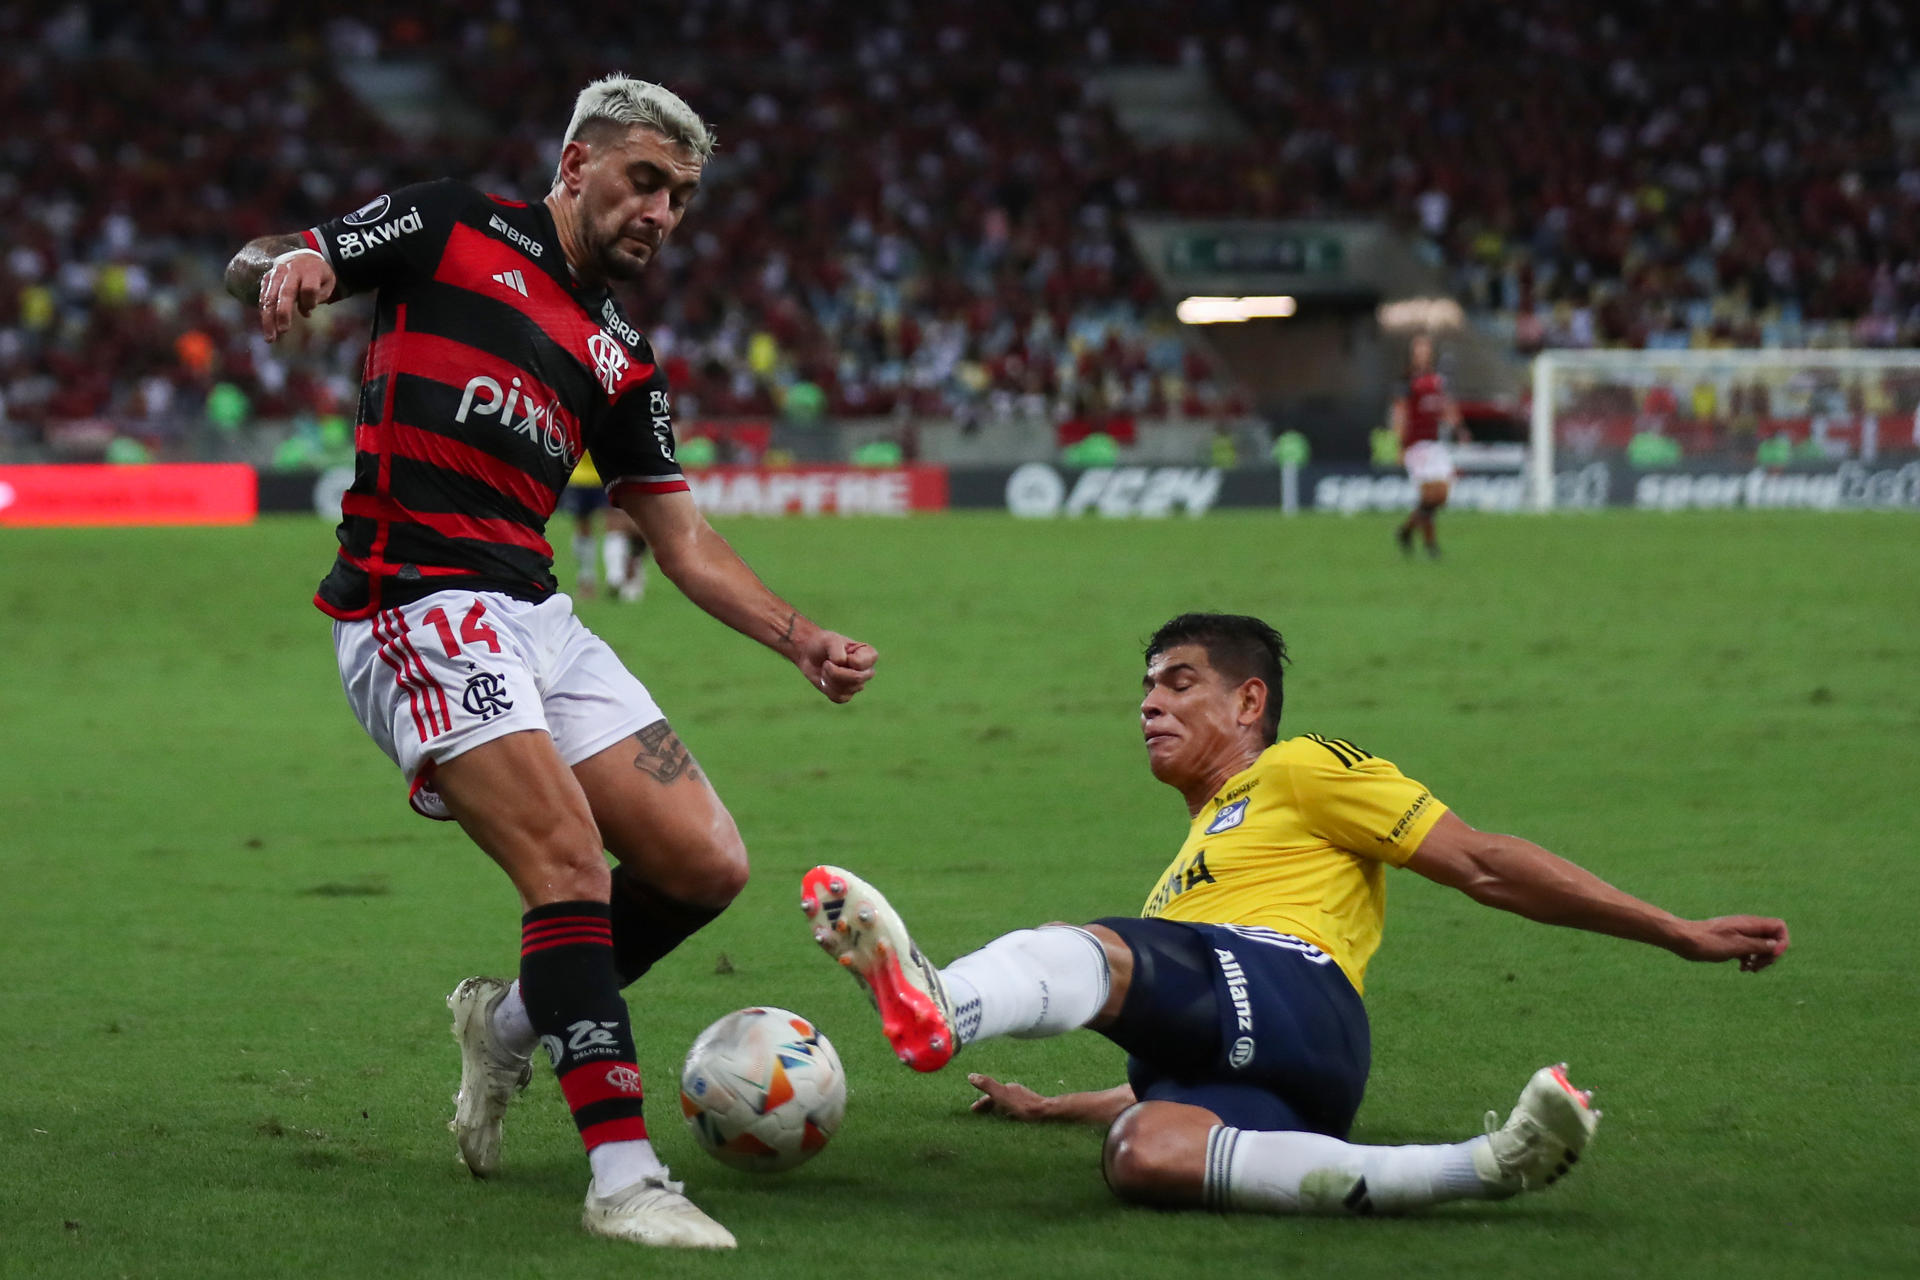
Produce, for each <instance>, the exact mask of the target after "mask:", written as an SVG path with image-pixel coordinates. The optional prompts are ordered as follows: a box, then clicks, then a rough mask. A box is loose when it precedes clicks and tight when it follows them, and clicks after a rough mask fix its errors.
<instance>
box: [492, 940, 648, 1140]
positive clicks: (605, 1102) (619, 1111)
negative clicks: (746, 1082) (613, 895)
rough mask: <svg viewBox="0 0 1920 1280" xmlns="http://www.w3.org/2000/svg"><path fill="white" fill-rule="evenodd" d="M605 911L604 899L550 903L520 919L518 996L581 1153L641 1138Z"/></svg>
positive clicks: (643, 1129)
mask: <svg viewBox="0 0 1920 1280" xmlns="http://www.w3.org/2000/svg"><path fill="white" fill-rule="evenodd" d="M609 914H610V913H609V911H608V909H607V904H606V903H604V902H550V903H548V904H547V905H546V906H543V907H535V908H534V909H533V910H531V911H529V912H527V914H526V915H524V916H522V917H521V920H520V996H521V999H523V1000H525V1001H526V1003H527V1017H528V1019H529V1020H530V1021H531V1022H532V1023H533V1029H534V1030H535V1031H537V1032H539V1033H540V1043H541V1044H543V1045H545V1046H546V1049H547V1056H548V1057H550V1058H551V1059H553V1070H554V1074H555V1075H557V1076H559V1077H560V1091H561V1092H562V1093H564V1094H565V1095H566V1097H567V1107H568V1109H569V1110H571V1111H572V1112H573V1122H574V1124H575V1125H576V1126H577V1127H578V1128H579V1130H580V1140H581V1141H582V1142H584V1143H586V1146H587V1150H588V1151H592V1150H593V1149H594V1148H595V1147H597V1146H599V1145H600V1144H601V1143H603V1142H625V1141H629V1140H631V1139H635V1138H645V1137H646V1136H647V1123H646V1121H645V1120H644V1119H642V1118H641V1114H640V1101H641V1091H640V1068H639V1067H638V1066H637V1065H636V1064H635V1061H634V1057H635V1055H634V1048H633V1025H632V1023H631V1022H630V1021H629V1020H628V1017H627V1002H626V1001H625V1000H622V999H621V998H620V988H619V986H618V985H616V984H615V982H614V977H613V929H612V925H611V923H610V922H609V918H608V917H609Z"/></svg>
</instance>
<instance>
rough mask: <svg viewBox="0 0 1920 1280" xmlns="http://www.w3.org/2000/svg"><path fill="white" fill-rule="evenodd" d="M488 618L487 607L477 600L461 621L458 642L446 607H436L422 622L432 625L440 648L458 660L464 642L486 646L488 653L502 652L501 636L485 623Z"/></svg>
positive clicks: (423, 616)
mask: <svg viewBox="0 0 1920 1280" xmlns="http://www.w3.org/2000/svg"><path fill="white" fill-rule="evenodd" d="M486 616H487V606H486V605H485V604H484V603H483V602H481V601H479V600H475V601H474V602H473V607H472V608H471V609H468V610H467V616H466V617H464V618H462V619H461V620H460V636H459V639H457V640H456V639H455V638H454V634H453V623H452V622H450V621H448V619H447V611H446V608H445V607H444V606H442V605H435V606H434V607H433V608H431V609H429V610H427V612H426V613H425V614H423V615H421V618H420V620H421V621H422V622H425V623H428V624H430V625H431V626H432V627H433V629H434V630H435V631H436V632H438V633H439V636H440V647H441V648H443V649H445V650H446V651H447V656H448V657H449V658H457V657H459V656H460V645H461V642H462V641H464V642H465V643H467V644H484V645H486V646H487V652H488V653H498V652H500V636H499V635H498V633H496V632H495V631H494V629H493V628H492V627H490V626H488V625H487V624H486V622H485V621H484V619H485V618H486Z"/></svg>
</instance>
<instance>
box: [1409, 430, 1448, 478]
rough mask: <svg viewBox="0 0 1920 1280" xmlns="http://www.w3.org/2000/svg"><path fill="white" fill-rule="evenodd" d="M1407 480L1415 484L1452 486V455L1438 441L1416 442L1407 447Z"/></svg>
mask: <svg viewBox="0 0 1920 1280" xmlns="http://www.w3.org/2000/svg"><path fill="white" fill-rule="evenodd" d="M1402 461H1404V462H1405V463H1406V464H1407V479H1409V480H1411V481H1413V482H1414V483H1415V484H1452V483H1453V481H1454V475H1455V473H1454V470H1453V455H1452V454H1450V453H1448V452H1447V446H1445V445H1443V444H1441V443H1440V442H1439V441H1438V440H1416V441H1415V442H1414V443H1412V444H1410V445H1408V446H1407V452H1406V456H1405V457H1404V458H1403V459H1402Z"/></svg>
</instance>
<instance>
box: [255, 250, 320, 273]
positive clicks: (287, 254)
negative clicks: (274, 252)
mask: <svg viewBox="0 0 1920 1280" xmlns="http://www.w3.org/2000/svg"><path fill="white" fill-rule="evenodd" d="M303 253H310V254H312V255H313V256H314V257H316V258H318V259H320V261H322V262H325V261H326V260H327V255H326V254H324V253H322V252H320V251H319V250H318V249H289V250H287V251H286V252H285V253H283V254H281V255H280V256H279V257H277V258H275V259H274V260H273V261H272V262H270V263H268V264H267V270H269V271H271V270H273V269H274V268H275V267H277V266H279V265H280V264H281V263H283V262H285V261H286V260H287V259H288V258H297V257H299V256H300V255H301V254H303Z"/></svg>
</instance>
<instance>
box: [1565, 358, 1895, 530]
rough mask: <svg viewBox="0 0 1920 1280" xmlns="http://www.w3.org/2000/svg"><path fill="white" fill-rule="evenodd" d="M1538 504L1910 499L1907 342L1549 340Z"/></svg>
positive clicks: (1886, 502) (1838, 503)
mask: <svg viewBox="0 0 1920 1280" xmlns="http://www.w3.org/2000/svg"><path fill="white" fill-rule="evenodd" d="M1527 468H1528V497H1529V499H1530V501H1531V503H1532V505H1533V506H1535V507H1536V508H1537V509H1542V510H1546V509H1551V508H1554V507H1588V506H1603V505H1629V506H1642V507H1665V508H1675V507H1716V506H1718V507H1730V506H1808V507H1913V506H1920V351H1855V350H1848V351H1831V350H1804V351H1802V350H1758V351H1756V350H1742V351H1694V350H1682V351H1661V350H1650V351H1551V352H1547V353H1544V354H1542V355H1540V356H1538V357H1536V358H1535V360H1534V363H1533V405H1532V424H1531V430H1530V438H1529V444H1528V458H1527Z"/></svg>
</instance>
